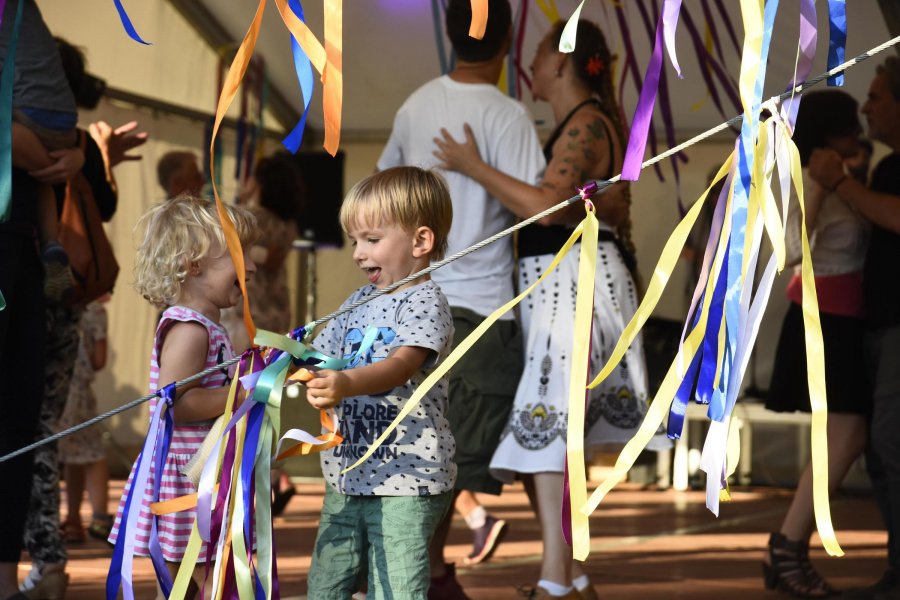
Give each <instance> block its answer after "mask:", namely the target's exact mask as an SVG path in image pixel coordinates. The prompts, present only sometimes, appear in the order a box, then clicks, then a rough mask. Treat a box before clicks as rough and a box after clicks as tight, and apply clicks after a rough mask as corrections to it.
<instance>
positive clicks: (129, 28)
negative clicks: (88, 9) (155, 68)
mask: <svg viewBox="0 0 900 600" xmlns="http://www.w3.org/2000/svg"><path fill="white" fill-rule="evenodd" d="M113 3H114V4H115V5H116V10H117V11H119V19H120V20H121V21H122V27H124V28H125V32H126V33H127V34H128V37H130V38H131V39H133V40H134V41H136V42H140V43H141V44H144V45H145V46H149V45H150V42H145V41H144V40H143V39H142V38H141V36H140V35H138V32H137V30H136V29H135V28H134V25H132V24H131V19H129V18H128V13H127V12H125V7H124V6H122V0H113Z"/></svg>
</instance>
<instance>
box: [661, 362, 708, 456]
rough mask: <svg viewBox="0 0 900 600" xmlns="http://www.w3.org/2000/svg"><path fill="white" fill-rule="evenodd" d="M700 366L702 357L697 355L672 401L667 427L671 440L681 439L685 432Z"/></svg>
mask: <svg viewBox="0 0 900 600" xmlns="http://www.w3.org/2000/svg"><path fill="white" fill-rule="evenodd" d="M699 365H700V355H699V353H698V354H695V355H694V359H693V360H692V361H691V364H690V366H688V370H687V372H686V373H685V375H684V379H682V380H681V385H680V386H678V391H677V392H676V393H675V398H673V399H672V406H671V407H670V408H669V422H668V425H667V426H666V435H667V436H668V437H669V439H671V440H677V439H679V438H680V437H681V433H682V431H683V430H684V414H685V412H687V405H688V402H690V400H691V392H693V391H694V383H695V382H696V380H697V367H698V366H699Z"/></svg>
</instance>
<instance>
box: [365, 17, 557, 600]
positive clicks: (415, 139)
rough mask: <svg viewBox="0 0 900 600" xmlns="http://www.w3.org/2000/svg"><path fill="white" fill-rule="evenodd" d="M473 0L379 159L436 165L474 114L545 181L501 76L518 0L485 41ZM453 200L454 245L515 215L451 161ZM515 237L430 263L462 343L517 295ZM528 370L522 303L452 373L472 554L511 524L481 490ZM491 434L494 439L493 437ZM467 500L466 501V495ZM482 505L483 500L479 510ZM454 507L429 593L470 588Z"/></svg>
mask: <svg viewBox="0 0 900 600" xmlns="http://www.w3.org/2000/svg"><path fill="white" fill-rule="evenodd" d="M471 19H472V13H471V5H470V0H451V1H450V2H449V4H448V6H447V19H446V26H447V35H448V37H449V38H450V42H451V43H452V44H453V48H454V50H455V52H456V56H457V61H456V66H455V68H454V69H453V71H452V72H451V73H450V74H449V75H445V76H443V77H438V78H437V79H433V80H431V81H429V82H428V83H426V84H425V85H423V86H422V87H420V88H419V89H418V90H416V91H415V92H413V93H412V95H411V96H410V97H409V98H408V99H407V100H406V102H404V104H403V106H401V107H400V110H399V111H397V115H396V117H395V119H394V127H393V131H392V132H391V137H390V139H389V140H388V142H387V145H386V146H385V149H384V151H383V152H382V154H381V158H380V159H379V160H378V168H379V169H387V168H389V167H394V166H399V165H413V166H418V167H422V168H425V169H428V168H434V167H436V165H437V164H438V162H439V161H438V160H437V158H435V156H434V155H433V154H432V153H433V151H434V142H433V139H434V138H435V137H439V136H440V131H441V128H444V129H446V130H447V131H449V132H450V134H451V135H453V136H455V137H457V138H458V139H459V138H463V137H464V133H463V125H464V124H466V123H468V124H469V125H470V126H471V128H472V132H473V134H474V137H475V140H476V142H477V143H478V148H479V149H480V151H481V156H482V158H483V159H484V160H485V161H486V162H487V163H488V164H490V165H491V166H492V167H494V168H496V169H498V170H500V171H502V172H504V173H507V174H509V175H510V176H512V177H515V178H516V179H521V180H523V181H527V182H537V181H538V180H539V177H540V174H541V171H542V170H543V168H544V166H545V162H544V157H543V154H542V152H541V146H540V142H539V141H538V138H537V134H536V132H535V129H534V124H533V123H532V119H531V115H530V114H529V112H528V110H527V109H526V108H525V107H524V106H523V105H522V104H521V103H519V102H518V101H516V100H513V99H511V98H509V97H507V96H505V95H503V94H502V93H501V92H500V91H499V90H498V89H497V81H498V80H499V78H500V73H501V70H502V68H503V61H504V58H505V55H506V53H507V51H508V49H509V44H510V41H511V31H512V29H511V10H510V6H509V2H508V0H490V2H489V5H488V22H487V27H486V31H485V34H484V37H483V38H482V39H481V40H477V39H475V38H471V37H469V35H468V32H469V24H470V22H471ZM443 175H444V177H445V178H446V180H447V183H448V185H449V187H450V195H451V198H452V201H453V226H452V228H451V230H450V239H449V249H448V252H447V254H448V256H449V255H451V254H454V253H456V252H458V251H459V250H462V249H464V248H467V247H469V246H471V245H472V244H474V243H476V242H480V241H481V240H483V239H485V238H487V237H489V236H491V235H493V234H495V233H497V232H498V231H501V230H503V229H505V228H507V227H509V226H511V225H512V224H513V223H514V222H515V221H516V218H515V216H514V215H513V214H512V213H511V212H509V211H508V210H506V208H504V207H503V206H502V205H501V204H500V202H499V201H498V200H497V199H496V198H494V197H492V196H490V195H489V194H488V193H487V191H485V189H484V188H483V187H481V186H480V185H479V184H478V183H476V182H475V181H474V180H472V179H469V178H468V177H466V176H465V175H462V174H460V173H456V172H443ZM513 267H514V257H513V246H512V240H511V238H509V237H507V238H504V239H502V240H500V241H497V242H494V243H493V244H490V245H488V246H486V247H484V248H482V249H481V250H478V251H477V252H474V253H472V254H469V255H467V256H465V257H463V258H461V259H459V260H457V261H454V262H452V263H450V264H448V265H447V266H445V267H442V268H440V269H438V270H437V271H435V272H434V273H432V275H431V277H432V279H433V280H434V281H435V282H436V283H437V284H438V285H439V286H440V287H441V290H443V292H444V294H445V295H446V296H447V299H448V300H449V302H450V306H451V312H452V315H453V324H454V328H455V334H454V342H455V343H459V342H460V341H461V340H463V339H465V338H466V336H467V335H468V334H469V333H471V331H472V330H473V329H474V328H475V327H476V326H477V325H478V324H479V323H480V322H481V321H482V320H483V319H484V317H486V316H487V315H489V314H490V313H492V312H493V311H494V310H495V309H497V308H499V307H500V306H501V305H503V304H504V303H505V302H507V301H508V300H511V299H512V298H513V295H514V294H513ZM521 370H522V352H521V338H520V336H519V331H518V326H517V324H516V322H515V320H514V317H513V315H512V314H507V315H504V317H503V318H502V319H501V320H500V321H499V322H498V323H496V324H495V325H494V326H493V327H492V328H491V329H490V330H488V332H487V333H486V334H485V335H484V337H482V338H481V340H479V342H478V343H477V344H476V345H475V346H474V347H473V348H472V349H471V350H470V351H469V352H468V353H467V354H466V356H464V357H463V359H462V360H461V361H460V362H459V363H457V366H455V367H454V369H453V371H451V374H450V410H449V413H448V415H447V416H448V419H449V421H450V426H451V430H452V431H453V435H454V437H456V440H457V450H456V458H455V461H456V463H457V465H458V468H459V471H458V477H457V483H456V491H457V493H461V492H465V493H463V495H462V498H461V499H460V501H459V502H458V508H459V509H460V511H461V512H462V513H463V514H464V516H466V520H467V522H468V523H469V526H470V527H471V528H472V529H473V531H474V532H475V538H476V540H475V548H474V550H473V553H472V556H470V559H471V562H478V561H480V560H483V559H484V558H485V556H486V555H488V554H489V553H490V551H491V550H492V549H493V547H494V544H495V543H496V541H497V538H498V536H499V534H501V533H502V529H503V526H504V524H503V523H502V521H498V520H496V519H494V518H493V517H490V516H489V515H487V514H486V513H485V511H484V509H483V508H482V507H481V506H479V505H478V504H477V502H476V501H475V499H474V495H473V494H472V493H471V492H485V493H490V494H499V493H500V491H501V488H502V484H501V483H500V482H499V481H498V480H496V479H494V478H493V477H492V476H491V475H490V473H489V472H488V465H489V463H490V460H491V456H492V455H493V453H494V450H495V449H496V445H497V442H498V441H499V439H500V433H501V432H502V430H503V427H504V426H505V424H506V421H507V417H508V415H509V410H510V408H511V407H512V401H513V396H514V394H515V390H516V387H517V385H518V381H519V376H520V375H521ZM484 440H488V441H487V442H486V443H485V441H484ZM462 504H467V505H468V506H465V507H464V506H462ZM470 509H474V510H470ZM451 517H452V511H448V515H447V516H446V518H445V520H444V523H443V524H442V526H441V527H439V528H438V530H437V531H436V532H435V535H434V538H433V541H432V546H431V576H432V589H431V590H430V591H429V599H430V600H436V599H442V598H450V599H463V598H466V596H465V594H464V593H463V591H462V589H461V588H460V587H459V584H458V583H457V582H456V579H455V577H454V573H453V569H452V565H446V564H445V563H444V558H443V553H444V544H445V542H446V537H447V532H448V531H449V526H450V518H451Z"/></svg>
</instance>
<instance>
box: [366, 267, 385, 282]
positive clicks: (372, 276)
mask: <svg viewBox="0 0 900 600" xmlns="http://www.w3.org/2000/svg"><path fill="white" fill-rule="evenodd" d="M363 271H365V272H366V276H367V277H368V278H369V283H375V282H376V281H378V276H379V275H381V267H366V268H364V269H363Z"/></svg>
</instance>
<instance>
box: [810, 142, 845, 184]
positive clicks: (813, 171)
mask: <svg viewBox="0 0 900 600" xmlns="http://www.w3.org/2000/svg"><path fill="white" fill-rule="evenodd" d="M808 171H809V176H810V177H812V178H813V179H814V180H815V181H816V183H818V184H819V185H821V186H822V188H823V189H825V191H828V192H830V191H833V190H834V186H835V185H837V184H838V182H840V180H841V179H842V178H843V177H845V175H844V160H843V159H842V158H841V155H840V154H838V153H837V152H835V151H834V150H832V149H831V148H816V149H815V150H813V152H812V154H811V155H810V157H809V166H808Z"/></svg>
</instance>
